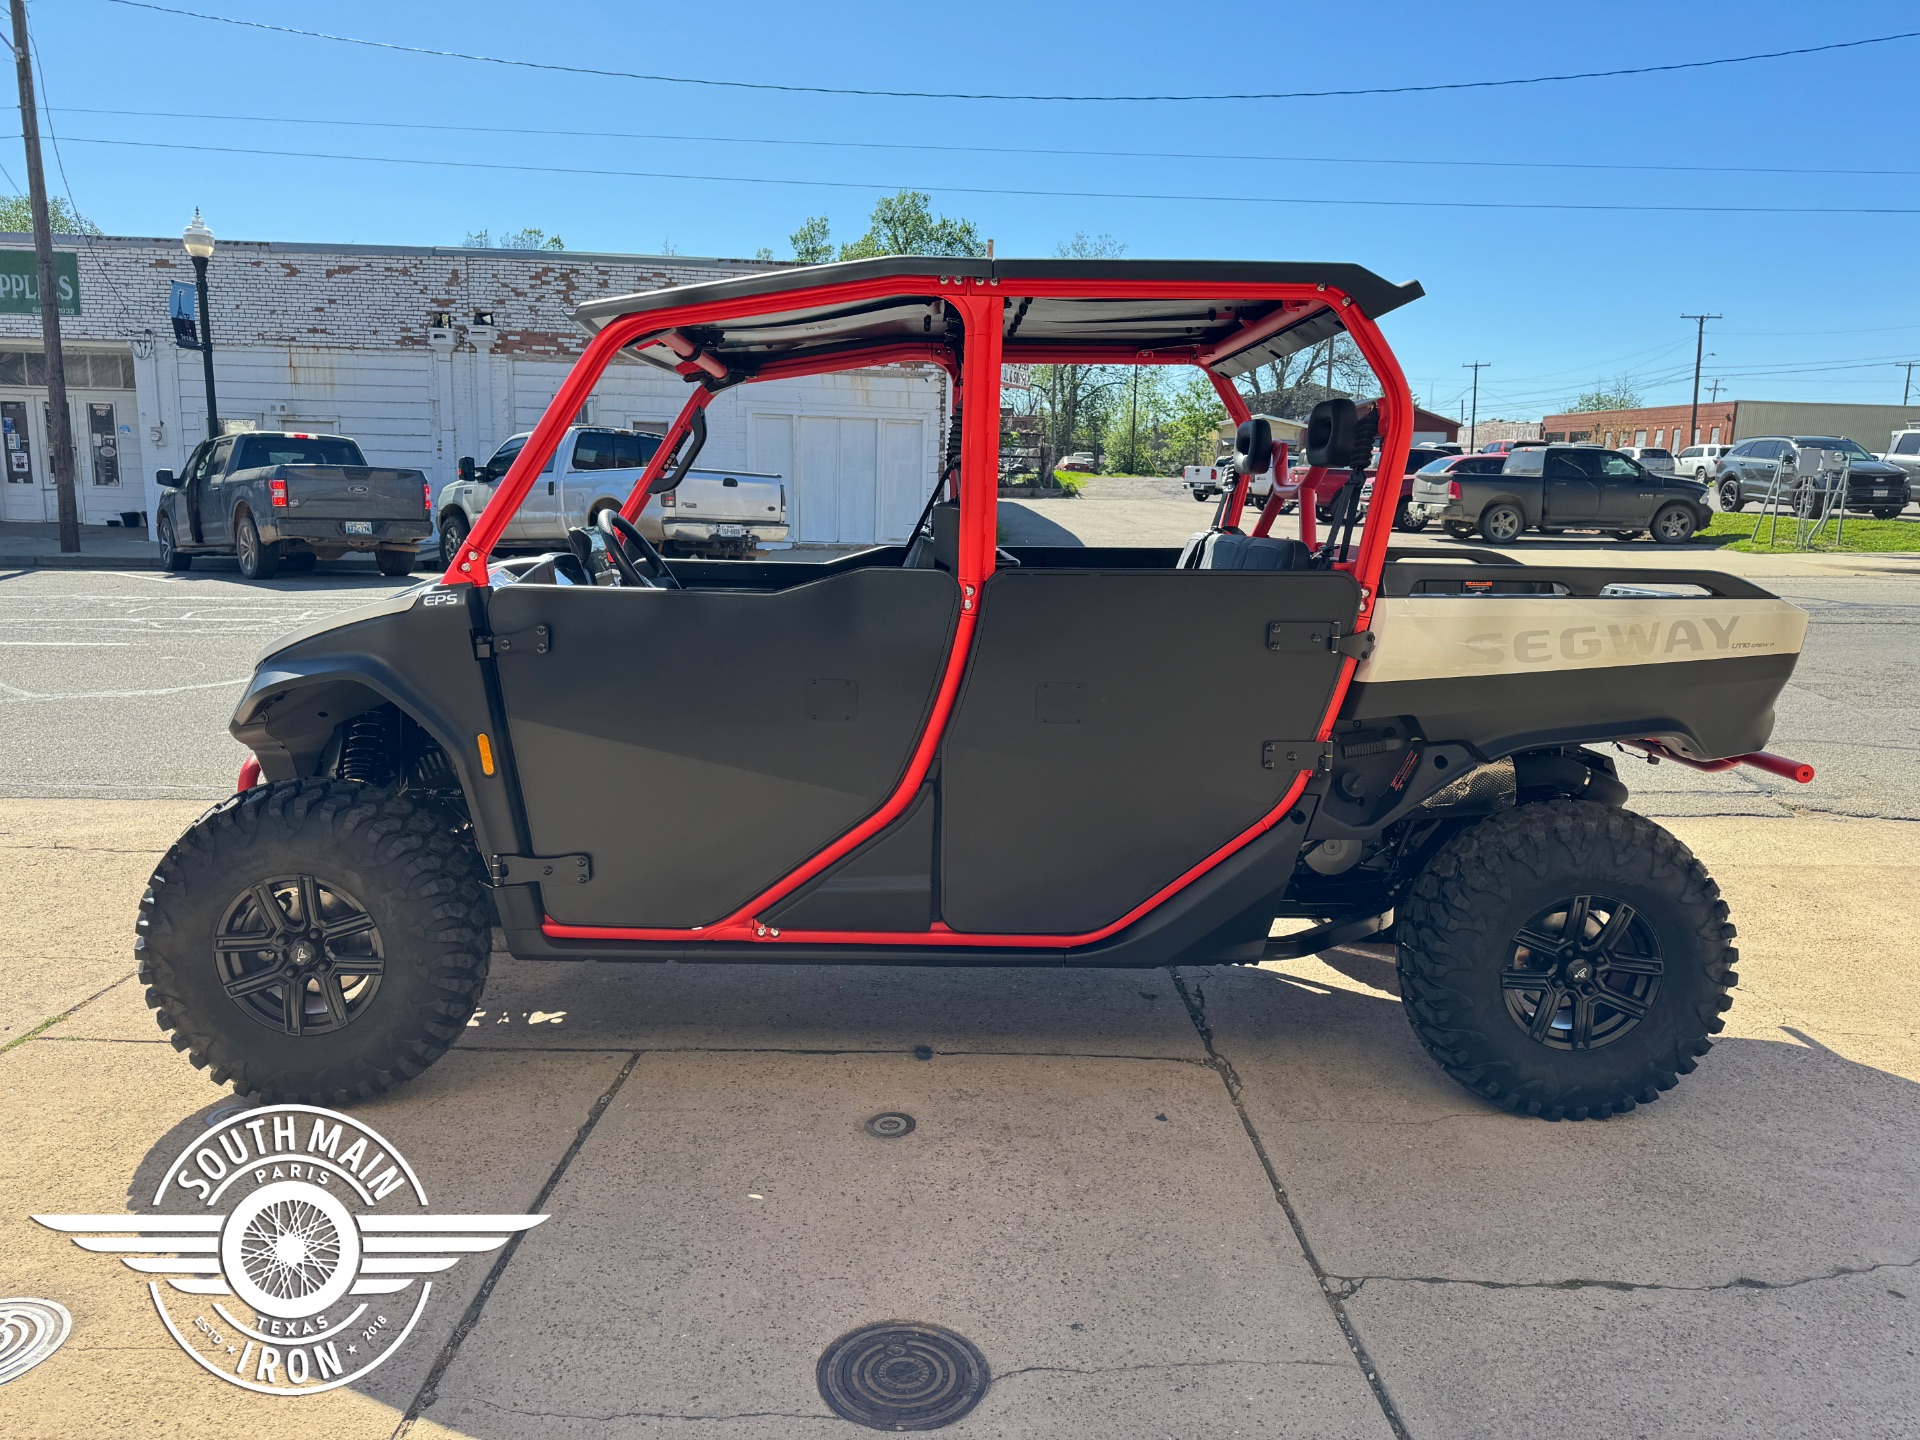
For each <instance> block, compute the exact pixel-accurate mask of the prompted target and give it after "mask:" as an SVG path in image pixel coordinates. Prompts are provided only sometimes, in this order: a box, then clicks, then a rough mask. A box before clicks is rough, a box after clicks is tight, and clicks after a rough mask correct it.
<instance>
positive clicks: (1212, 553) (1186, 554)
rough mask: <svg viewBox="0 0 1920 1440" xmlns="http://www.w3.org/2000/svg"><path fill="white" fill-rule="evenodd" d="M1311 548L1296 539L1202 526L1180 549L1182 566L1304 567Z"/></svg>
mask: <svg viewBox="0 0 1920 1440" xmlns="http://www.w3.org/2000/svg"><path fill="white" fill-rule="evenodd" d="M1312 562H1313V551H1311V550H1309V549H1308V548H1307V547H1306V546H1305V545H1304V544H1302V543H1301V542H1300V541H1298V540H1287V539H1281V538H1279V537H1277V536H1273V535H1241V534H1238V533H1236V532H1235V531H1232V530H1203V531H1201V532H1200V533H1199V534H1198V535H1195V536H1194V537H1193V538H1192V539H1190V540H1189V541H1187V545H1186V548H1185V549H1184V550H1182V551H1181V552H1180V564H1179V566H1178V567H1177V568H1179V569H1181V570H1305V569H1308V568H1309V567H1310V566H1311V564H1312Z"/></svg>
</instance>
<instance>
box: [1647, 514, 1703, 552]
mask: <svg viewBox="0 0 1920 1440" xmlns="http://www.w3.org/2000/svg"><path fill="white" fill-rule="evenodd" d="M1698 528H1699V522H1698V521H1696V520H1695V519H1694V515H1693V511H1691V510H1689V509H1688V508H1687V507H1686V506H1684V505H1666V506H1662V507H1661V509H1660V511H1659V513H1658V514H1656V515H1655V516H1654V517H1653V538H1654V539H1655V540H1658V541H1659V542H1660V543H1661V544H1662V545H1684V544H1686V543H1687V541H1689V540H1691V539H1693V532H1694V531H1695V530H1697V529H1698Z"/></svg>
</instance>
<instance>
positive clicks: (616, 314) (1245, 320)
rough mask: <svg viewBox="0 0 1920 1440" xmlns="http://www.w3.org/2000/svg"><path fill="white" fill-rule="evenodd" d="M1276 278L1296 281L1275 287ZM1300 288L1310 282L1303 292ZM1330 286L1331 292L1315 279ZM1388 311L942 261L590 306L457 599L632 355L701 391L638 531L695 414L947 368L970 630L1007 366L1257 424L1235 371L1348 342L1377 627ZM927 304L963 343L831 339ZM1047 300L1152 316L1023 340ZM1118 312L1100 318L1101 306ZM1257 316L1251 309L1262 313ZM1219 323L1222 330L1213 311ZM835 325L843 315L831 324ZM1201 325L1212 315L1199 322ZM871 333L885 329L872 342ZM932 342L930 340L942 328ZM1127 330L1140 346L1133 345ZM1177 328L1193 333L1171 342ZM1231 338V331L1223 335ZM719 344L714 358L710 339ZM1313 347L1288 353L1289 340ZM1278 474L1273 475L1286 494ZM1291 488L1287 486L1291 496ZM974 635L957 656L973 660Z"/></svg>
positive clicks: (851, 267) (1196, 270)
mask: <svg viewBox="0 0 1920 1440" xmlns="http://www.w3.org/2000/svg"><path fill="white" fill-rule="evenodd" d="M1275 272H1291V273H1288V274H1286V276H1285V278H1270V277H1274V276H1275ZM1295 275H1297V276H1298V278H1294V276H1295ZM1321 276H1324V277H1328V278H1316V277H1321ZM1355 291H1364V292H1367V293H1368V294H1369V296H1370V297H1373V298H1376V301H1377V306H1376V308H1381V309H1391V308H1394V307H1396V306H1397V305H1400V304H1404V303H1405V302H1406V301H1407V300H1410V299H1413V298H1415V297H1417V296H1418V295H1419V294H1420V290H1419V287H1418V286H1404V287H1395V286H1390V285H1388V284H1386V282H1383V281H1381V280H1380V279H1379V278H1378V277H1376V276H1373V275H1371V274H1369V273H1368V272H1366V271H1364V270H1360V269H1358V268H1357V267H1354V266H1347V265H1327V266H1319V267H1314V266H1307V265H1275V264H1253V263H1249V264H1241V265H1235V264H1223V263H1221V262H1177V261H1158V262H1126V261H1080V262H1044V261H1042V262H1033V261H1029V262H1019V261H998V262H996V261H992V260H988V261H975V260H952V261H943V260H934V259H927V258H923V257H896V258H894V259H890V260H881V261H870V262H856V263H854V264H843V265H825V266H815V267H809V268H805V269H795V270H791V271H783V272H776V273H774V274H771V275H757V276H751V277H744V278H743V279H742V280H738V281H725V282H720V283H718V284H714V285H704V286H691V287H686V288H684V289H682V290H668V291H657V292H651V293H648V294H645V295H637V296H630V297H623V298H619V299H613V300H607V301H600V302H596V303H595V304H592V305H589V306H583V307H582V308H581V310H580V311H578V312H576V318H578V319H580V320H581V321H582V323H584V324H587V325H588V326H590V327H593V328H596V329H597V333H596V334H595V335H594V336H593V338H592V340H591V341H589V342H588V344H587V348H586V350H585V352H584V353H583V354H582V355H581V356H580V359H579V360H578V361H576V362H575V364H574V367H573V369H572V370H571V371H570V372H569V373H568V375H567V378H566V380H565V381H564V382H563V383H562V384H561V386H560V390H559V393H558V394H556V395H555V396H554V398H553V401H552V403H550V404H549V405H548V406H547V409H546V413H545V414H544V415H543V416H542V417H541V419H540V423H539V424H538V425H536V426H535V427H534V430H533V434H532V435H531V436H530V437H529V438H528V440H527V443H526V445H525V446H524V447H523V448H522V449H521V451H520V454H519V455H518V457H516V459H515V460H514V462H513V465H512V467H511V468H510V469H509V470H508V471H507V474H506V476H505V477H504V479H503V480H502V482H501V484H500V487H499V490H498V491H497V493H496V494H495V496H494V499H493V502H492V503H490V504H489V505H488V506H487V507H486V509H485V511H484V512H483V513H482V514H481V516H480V520H479V523H478V524H476V525H475V526H474V528H473V531H472V533H471V534H470V535H469V536H468V537H467V543H466V545H465V546H464V547H463V548H462V550H461V551H460V552H459V553H458V554H457V555H456V556H455V557H454V559H453V561H452V563H450V564H449V565H448V567H447V570H446V573H445V575H444V576H443V577H442V579H443V582H444V583H446V584H449V585H458V584H463V583H464V584H473V585H485V584H486V583H487V562H488V559H489V557H490V556H491V554H492V552H493V548H494V546H495V545H496V544H497V543H498V542H499V539H500V536H501V534H502V532H503V531H504V530H505V528H506V525H507V522H508V520H509V519H510V518H511V517H512V516H513V514H514V513H515V512H516V511H517V510H518V509H519V507H520V505H521V503H522V502H523V501H524V500H525V498H526V496H527V493H528V492H529V491H530V490H531V489H532V487H533V484H534V481H535V478H536V477H537V476H538V475H539V474H540V472H541V471H542V470H543V469H545V467H546V465H547V462H548V461H549V460H550V459H551V458H552V456H553V454H554V452H555V450H556V449H557V448H558V447H559V444H560V441H561V439H562V437H563V436H564V435H565V433H566V429H567V427H568V425H569V424H571V423H572V417H573V416H575V415H576V414H578V413H579V411H580V408H581V407H582V406H583V405H584V404H585V403H586V401H587V399H588V397H589V396H590V395H591V394H592V392H593V389H594V386H595V385H597V384H598V383H599V380H600V377H601V376H602V375H603V374H604V373H605V371H606V369H607V367H608V365H610V364H611V363H612V362H613V360H614V359H615V357H616V356H618V355H620V353H621V352H622V351H623V350H629V349H631V350H633V351H635V352H637V353H639V355H640V356H641V358H642V359H646V360H650V361H651V363H654V364H656V365H665V366H667V367H669V368H671V369H673V370H674V371H676V372H677V373H679V374H680V375H682V376H683V377H684V378H685V379H686V380H687V381H688V382H689V384H690V385H691V386H692V387H693V388H692V390H691V392H690V393H689V395H688V397H687V400H686V403H685V404H684V405H683V406H682V407H681V410H680V413H679V415H678V416H677V417H676V418H675V420H674V422H673V424H672V426H671V427H669V429H668V431H667V434H666V437H665V438H664V440H663V442H662V443H661V445H660V447H659V449H658V450H656V451H655V452H654V455H653V458H652V460H651V461H650V462H649V463H648V465H647V468H646V470H645V471H644V473H643V474H642V475H641V477H640V479H639V480H638V481H637V482H636V483H635V485H634V488H633V491H632V492H631V493H630V494H629V495H628V497H627V500H626V503H625V504H624V505H623V506H622V507H621V511H622V513H623V514H624V515H625V516H626V517H627V518H628V519H629V520H632V519H635V518H637V517H638V516H639V514H640V512H641V511H642V510H643V509H645V507H646V503H647V501H648V499H649V498H651V496H652V493H653V487H654V486H655V485H657V484H658V483H659V481H660V479H661V477H662V476H663V475H665V473H666V471H667V467H668V465H669V464H670V463H671V462H672V460H673V458H674V456H675V454H676V453H677V452H678V450H679V448H680V446H681V445H682V444H683V443H684V441H685V438H686V436H687V434H688V433H689V431H690V430H691V428H692V423H693V416H694V414H695V412H696V411H699V410H702V409H704V408H705V407H706V406H707V405H708V404H710V403H711V402H712V401H713V399H714V398H715V397H716V396H717V395H718V394H720V393H722V392H723V391H724V390H726V389H728V388H730V387H731V386H733V385H735V384H742V383H753V382H757V381H765V380H780V379H789V378H792V377H795V376H800V375H816V374H824V373H829V372H833V371H839V370H851V369H863V368H869V367H872V366H878V365H890V364H899V363H904V362H920V363H928V364H934V365H938V366H940V367H941V368H942V369H944V370H945V371H946V372H947V373H948V374H949V375H950V376H951V377H952V378H953V381H954V387H955V403H956V408H957V410H958V413H959V417H960V427H961V435H960V467H959V475H958V480H957V488H958V492H959V493H958V495H957V497H956V498H957V499H958V501H959V507H960V514H959V520H960V525H959V531H960V546H959V556H958V564H957V572H958V573H957V580H958V583H959V585H960V592H961V607H962V612H963V619H962V624H963V628H965V629H967V630H970V629H971V625H970V623H969V621H970V617H972V615H973V614H974V612H975V608H976V606H977V604H978V600H979V596H980V591H981V587H982V586H983V585H984V584H985V583H986V581H987V578H988V577H989V576H990V575H991V574H992V573H993V569H994V554H995V544H994V530H995V516H996V502H997V499H998V489H999V450H1000V373H1001V372H1000V367H1001V365H1002V363H1003V362H1008V361H1017V362H1024V363H1029V364H1040V365H1089V364H1095V365H1193V366H1197V367H1199V368H1200V369H1201V370H1203V371H1204V372H1205V373H1206V374H1207V376H1208V378H1209V379H1210V380H1211V381H1212V382H1213V386H1214V389H1215V390H1216V392H1217V393H1218V394H1219V396H1220V399H1221V402H1222V404H1224V405H1225V407H1226V411H1227V414H1228V416H1229V417H1230V418H1231V419H1232V420H1233V421H1234V422H1235V423H1236V424H1237V423H1241V422H1244V421H1245V420H1247V419H1248V418H1249V411H1248V408H1247V404H1246V401H1245V400H1244V399H1243V398H1242V396H1241V395H1240V392H1239V390H1238V388H1237V387H1236V386H1235V385H1234V383H1233V380H1232V373H1233V370H1232V365H1233V362H1235V361H1236V360H1242V361H1243V360H1244V357H1246V356H1248V354H1249V353H1250V352H1252V353H1256V354H1257V353H1260V352H1261V351H1263V350H1266V349H1268V348H1269V347H1274V346H1279V347H1281V349H1282V350H1285V349H1298V348H1301V346H1303V345H1305V344H1312V343H1319V342H1320V341H1321V340H1323V339H1325V338H1327V337H1328V336H1330V335H1332V334H1334V333H1338V332H1341V331H1344V333H1346V334H1347V335H1348V336H1350V337H1351V338H1352V340H1353V342H1354V344H1355V346H1356V347H1357V348H1358V349H1359V351H1360V353H1361V355H1362V356H1363V357H1364V358H1365V359H1366V361H1367V363H1368V364H1369V365H1370V366H1371V367H1372V369H1373V372H1374V375H1375V377H1376V378H1377V379H1378V380H1379V382H1380V392H1381V393H1380V398H1379V401H1378V405H1379V422H1380V424H1379V436H1380V466H1379V471H1378V474H1379V475H1380V476H1383V477H1391V479H1392V482H1393V483H1392V484H1389V485H1385V486H1384V488H1380V486H1381V485H1382V484H1384V482H1376V488H1377V493H1376V495H1375V496H1374V503H1373V504H1372V505H1371V507H1370V509H1369V512H1368V514H1367V517H1366V521H1365V525H1364V527H1363V529H1362V531H1361V538H1360V544H1359V546H1358V547H1357V549H1355V550H1352V551H1350V552H1349V553H1348V554H1347V556H1345V557H1344V558H1342V559H1340V560H1339V561H1338V562H1337V568H1339V569H1342V570H1346V571H1349V572H1350V573H1352V574H1353V576H1354V578H1355V579H1356V580H1357V581H1358V582H1359V584H1360V586H1361V595H1362V608H1361V613H1360V617H1359V620H1358V625H1359V627H1360V628H1365V626H1366V625H1367V623H1368V620H1369V619H1370V617H1371V614H1372V609H1373V600H1374V596H1375V594H1376V593H1377V591H1378V588H1379V578H1380V571H1381V567H1382V566H1383V565H1384V564H1385V563H1386V551H1387V543H1388V537H1389V535H1390V533H1391V529H1392V519H1393V513H1394V508H1395V505H1396V503H1397V501H1398V498H1399V494H1398V486H1399V485H1400V484H1402V483H1404V481H1403V480H1402V479H1401V478H1400V477H1401V476H1402V474H1403V471H1404V469H1405V466H1406V458H1407V452H1408V450H1409V448H1410V446H1411V441H1412V419H1413V398H1412V395H1411V393H1410V391H1409V390H1408V388H1407V382H1406V377H1405V376H1404V375H1403V374H1402V373H1401V370H1400V365H1399V362H1398V361H1397V360H1395V358H1394V355H1393V351H1392V350H1391V349H1390V348H1389V347H1388V345H1387V342H1386V338H1385V337H1384V336H1383V335H1382V334H1381V333H1380V329H1379V326H1378V324H1377V323H1376V321H1375V318H1374V317H1373V316H1371V315H1369V314H1368V313H1367V312H1366V310H1365V309H1364V308H1363V307H1362V305H1361V303H1360V298H1359V296H1357V295H1356V294H1355V293H1354V292H1355ZM1223 295H1224V296H1228V297H1230V298H1231V300H1232V302H1233V304H1232V305H1229V306H1227V307H1226V310H1227V314H1228V315H1229V316H1232V315H1235V314H1236V312H1237V313H1238V316H1239V318H1238V319H1237V322H1233V323H1230V325H1229V328H1227V329H1225V331H1224V333H1215V334H1212V335H1204V334H1203V335H1198V336H1195V335H1193V333H1192V332H1194V331H1195V330H1197V329H1199V328H1200V327H1198V326H1188V327H1186V329H1187V330H1188V332H1189V334H1188V335H1186V336H1180V335H1168V334H1167V333H1165V332H1166V331H1167V330H1168V329H1169V325H1168V324H1167V322H1166V320H1165V319H1164V317H1152V316H1150V315H1149V314H1148V313H1147V311H1148V310H1150V307H1151V306H1152V304H1153V303H1154V302H1197V303H1205V302H1209V301H1213V300H1217V299H1219V297H1221V296H1223ZM889 300H892V301H901V302H917V301H927V302H932V303H938V304H942V305H944V306H945V307H946V308H947V312H948V313H949V314H951V315H953V316H955V317H957V319H958V321H959V328H958V333H957V334H956V335H943V336H942V337H940V338H937V339H935V338H929V339H927V340H924V341H919V340H911V339H903V338H901V337H900V336H898V335H895V334H878V335H868V336H865V337H863V336H861V335H859V334H858V333H857V332H858V330H859V326H858V325H857V324H850V326H849V327H848V331H847V333H851V334H852V338H851V339H850V340H845V339H841V338H839V337H838V336H836V335H835V334H834V333H833V330H832V324H831V320H832V319H833V318H841V319H846V318H847V317H852V318H853V319H855V320H857V319H859V318H860V317H862V316H870V315H871V314H872V313H874V307H875V306H876V304H877V303H878V302H886V301H889ZM1035 301H1047V302H1065V303H1066V304H1067V305H1069V306H1071V305H1073V304H1074V302H1080V304H1081V305H1082V306H1084V307H1085V308H1086V309H1087V310H1088V311H1089V312H1091V316H1092V320H1093V323H1091V324H1089V326H1088V327H1087V328H1088V329H1089V330H1091V331H1096V332H1097V331H1098V330H1100V329H1102V328H1103V325H1102V324H1101V321H1102V319H1103V318H1107V317H1110V316H1111V314H1112V312H1113V310H1114V308H1116V307H1115V305H1114V302H1119V304H1118V308H1119V309H1121V310H1124V309H1125V307H1126V305H1127V304H1128V303H1129V302H1131V303H1132V304H1133V305H1135V306H1136V307H1140V310H1141V313H1140V314H1137V315H1131V316H1129V315H1123V316H1122V317H1121V319H1119V320H1118V321H1111V320H1110V321H1109V323H1107V324H1105V326H1104V328H1106V329H1109V330H1117V331H1119V332H1120V333H1118V334H1115V335H1106V336H1100V337H1099V338H1089V339H1085V340H1080V339H1072V340H1064V339H1060V338H1057V337H1047V336H1042V337H1038V338H1028V337H1024V336H1022V335H1020V334H1019V332H1018V326H1019V317H1024V316H1025V314H1026V309H1027V306H1029V305H1031V304H1033V303H1034V302H1035ZM1103 305H1106V306H1107V307H1108V309H1107V310H1106V311H1105V312H1103V311H1102V310H1101V308H1100V307H1102V306H1103ZM1248 312H1252V313H1251V314H1249V313H1248ZM778 316H794V317H796V321H795V324H793V325H791V326H787V327H785V329H784V330H783V332H782V338H783V339H784V338H786V333H785V332H786V331H798V332H803V333H804V332H806V331H808V330H809V329H812V330H813V331H815V332H817V333H818V334H819V336H820V343H818V344H816V345H813V346H812V347H809V346H808V345H807V344H806V343H805V341H804V339H802V340H801V341H800V342H799V343H795V344H792V345H791V346H790V347H789V348H788V349H787V350H786V351H785V352H784V353H778V354H766V353H759V352H756V353H752V354H750V355H749V354H744V353H742V354H735V353H731V352H730V350H729V347H728V345H727V344H726V343H725V336H726V330H725V327H726V326H728V325H729V324H735V325H737V324H739V323H740V322H742V321H746V320H751V319H754V318H757V317H778ZM1206 316H1207V319H1208V321H1210V322H1211V321H1214V320H1215V319H1217V318H1220V317H1217V316H1216V313H1215V309H1214V308H1209V309H1208V310H1207V311H1206ZM821 317H828V318H825V319H823V318H821ZM1195 318H1196V319H1197V318H1198V317H1197V316H1196V317H1195ZM868 328H869V329H872V328H873V327H868ZM928 328H929V329H930V328H931V325H930V322H929V325H928ZM1129 328H1131V329H1133V330H1135V331H1136V332H1138V333H1136V334H1133V335H1129V334H1127V333H1125V332H1126V331H1127V330H1128V329H1129ZM1173 328H1176V329H1177V328H1178V327H1173ZM1217 328H1218V327H1216V330H1217ZM714 334H718V335H719V336H721V337H722V338H721V340H720V341H719V342H717V343H704V342H703V338H702V337H703V336H707V335H714ZM1289 336H1292V337H1299V338H1298V343H1297V344H1287V343H1286V337H1289ZM1279 474H1280V472H1278V471H1276V482H1277V481H1278V479H1279ZM1326 478H1327V476H1326V472H1325V471H1324V470H1321V469H1312V470H1309V472H1308V474H1307V478H1306V481H1305V483H1304V484H1303V485H1302V487H1301V504H1300V525H1301V538H1302V539H1303V540H1305V541H1307V542H1308V543H1309V544H1311V543H1313V541H1314V538H1315V537H1314V529H1313V526H1314V504H1313V500H1314V495H1315V492H1316V490H1317V489H1318V487H1319V486H1320V485H1321V484H1322V483H1323V482H1324V481H1325V480H1326ZM1247 483H1248V482H1247V480H1246V478H1245V477H1241V479H1240V480H1239V481H1238V483H1237V484H1236V485H1235V487H1234V489H1233V492H1232V493H1231V494H1230V495H1229V496H1228V500H1227V505H1226V508H1225V510H1224V511H1223V517H1224V518H1223V523H1225V524H1229V525H1232V524H1237V523H1238V521H1239V519H1240V516H1241V511H1242V508H1243V507H1244V505H1245V501H1246V494H1247ZM1275 488H1276V491H1277V489H1278V485H1277V483H1276V487H1275ZM1278 504H1279V502H1278V500H1277V498H1276V499H1270V500H1269V501H1268V504H1267V507H1266V511H1265V512H1264V513H1263V514H1262V515H1261V517H1260V519H1259V522H1258V533H1261V534H1265V533H1267V531H1268V530H1269V529H1270V528H1271V526H1272V524H1273V522H1274V519H1275V516H1276V514H1277V511H1278ZM967 638H968V637H966V636H963V637H962V641H961V644H960V645H959V647H958V650H959V653H960V654H961V655H963V656H964V654H965V652H966V649H967V645H966V639H967Z"/></svg>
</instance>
